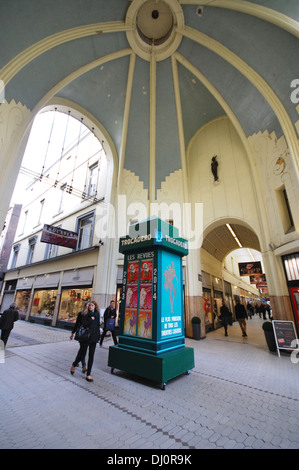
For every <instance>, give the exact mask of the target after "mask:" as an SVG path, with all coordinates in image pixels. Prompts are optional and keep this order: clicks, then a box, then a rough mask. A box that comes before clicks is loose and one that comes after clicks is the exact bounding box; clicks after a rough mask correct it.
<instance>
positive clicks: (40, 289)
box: [29, 273, 60, 324]
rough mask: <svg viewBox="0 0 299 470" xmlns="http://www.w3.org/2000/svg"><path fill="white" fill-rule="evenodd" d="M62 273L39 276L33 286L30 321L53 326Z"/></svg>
mask: <svg viewBox="0 0 299 470" xmlns="http://www.w3.org/2000/svg"><path fill="white" fill-rule="evenodd" d="M59 277H60V273H54V274H45V275H42V276H38V277H37V278H36V280H35V282H34V285H33V289H34V292H33V300H32V304H31V309H30V316H29V319H30V321H35V322H37V323H44V324H52V320H53V317H54V312H55V307H56V300H57V291H58V290H57V289H58V283H59Z"/></svg>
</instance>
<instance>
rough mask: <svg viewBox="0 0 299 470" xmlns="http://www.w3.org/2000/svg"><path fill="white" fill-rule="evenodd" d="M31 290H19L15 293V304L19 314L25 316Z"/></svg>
mask: <svg viewBox="0 0 299 470" xmlns="http://www.w3.org/2000/svg"><path fill="white" fill-rule="evenodd" d="M30 295H31V290H19V291H17V294H16V298H15V302H16V304H17V309H18V310H19V314H21V315H22V316H23V315H26V314H27V312H28V307H29V301H30Z"/></svg>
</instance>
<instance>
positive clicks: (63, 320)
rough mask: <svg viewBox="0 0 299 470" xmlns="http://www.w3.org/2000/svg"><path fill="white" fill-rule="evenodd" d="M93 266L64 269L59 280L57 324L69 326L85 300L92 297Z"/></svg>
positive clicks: (81, 308)
mask: <svg viewBox="0 0 299 470" xmlns="http://www.w3.org/2000/svg"><path fill="white" fill-rule="evenodd" d="M93 275H94V268H93V267H92V268H82V269H75V270H71V271H65V272H64V274H63V277H62V281H61V295H60V304H59V311H58V318H57V326H60V327H63V328H65V327H67V326H69V327H71V326H72V325H73V324H74V322H75V321H76V318H77V315H78V313H79V312H80V311H81V310H83V308H84V304H85V302H87V301H89V300H91V299H92V292H93V291H92V283H93Z"/></svg>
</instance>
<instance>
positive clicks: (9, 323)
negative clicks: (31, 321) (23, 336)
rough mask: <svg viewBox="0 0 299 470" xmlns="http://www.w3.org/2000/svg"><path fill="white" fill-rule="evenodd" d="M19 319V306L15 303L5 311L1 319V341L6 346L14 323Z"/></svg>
mask: <svg viewBox="0 0 299 470" xmlns="http://www.w3.org/2000/svg"><path fill="white" fill-rule="evenodd" d="M18 319H19V312H18V310H17V304H16V303H15V302H13V303H12V304H11V305H10V307H9V308H8V309H7V310H4V312H3V313H2V316H1V318H0V329H1V340H2V341H3V343H4V346H6V343H7V340H8V338H9V335H10V332H11V330H12V329H13V327H14V323H15V322H16V321H17V320H18Z"/></svg>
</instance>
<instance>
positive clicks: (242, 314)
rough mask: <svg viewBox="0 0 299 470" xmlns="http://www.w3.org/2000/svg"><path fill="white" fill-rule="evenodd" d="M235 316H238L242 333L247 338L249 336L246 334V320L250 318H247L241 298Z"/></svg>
mask: <svg viewBox="0 0 299 470" xmlns="http://www.w3.org/2000/svg"><path fill="white" fill-rule="evenodd" d="M235 314H236V319H237V320H238V322H239V325H240V328H241V331H242V336H243V337H244V338H245V337H247V334H246V318H248V317H247V313H246V310H245V307H244V305H242V304H241V303H240V299H239V298H238V300H237V303H236V306H235Z"/></svg>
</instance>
